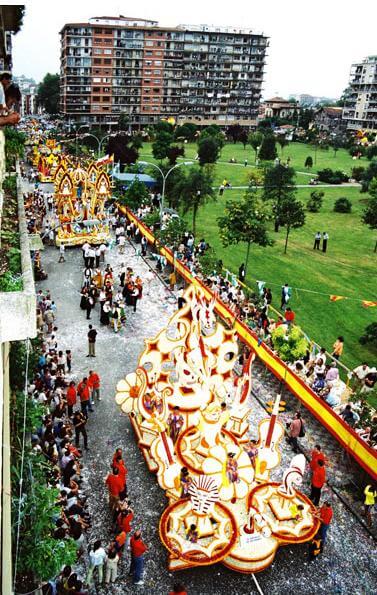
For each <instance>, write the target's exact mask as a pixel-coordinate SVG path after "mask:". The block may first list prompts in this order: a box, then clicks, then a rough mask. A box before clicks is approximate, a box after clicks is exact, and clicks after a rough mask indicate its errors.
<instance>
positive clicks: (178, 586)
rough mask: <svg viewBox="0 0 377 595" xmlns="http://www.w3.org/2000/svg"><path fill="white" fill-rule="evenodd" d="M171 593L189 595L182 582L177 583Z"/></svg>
mask: <svg viewBox="0 0 377 595" xmlns="http://www.w3.org/2000/svg"><path fill="white" fill-rule="evenodd" d="M169 595H187V591H186V589H185V587H184V585H182V583H176V584H175V585H174V587H173V590H172V591H169Z"/></svg>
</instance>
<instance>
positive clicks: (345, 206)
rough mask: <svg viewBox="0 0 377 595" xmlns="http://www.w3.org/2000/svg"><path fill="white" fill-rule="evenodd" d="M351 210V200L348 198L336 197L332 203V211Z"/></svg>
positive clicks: (344, 211)
mask: <svg viewBox="0 0 377 595" xmlns="http://www.w3.org/2000/svg"><path fill="white" fill-rule="evenodd" d="M351 210H352V202H351V201H350V200H348V198H345V197H342V198H338V200H336V201H335V204H334V211H335V212H336V213H350V212H351Z"/></svg>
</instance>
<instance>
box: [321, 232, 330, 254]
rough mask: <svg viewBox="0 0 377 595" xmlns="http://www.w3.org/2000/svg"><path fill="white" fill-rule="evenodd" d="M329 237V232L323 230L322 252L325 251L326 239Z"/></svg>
mask: <svg viewBox="0 0 377 595" xmlns="http://www.w3.org/2000/svg"><path fill="white" fill-rule="evenodd" d="M328 239H329V234H328V233H327V231H324V232H323V238H322V252H327V241H328Z"/></svg>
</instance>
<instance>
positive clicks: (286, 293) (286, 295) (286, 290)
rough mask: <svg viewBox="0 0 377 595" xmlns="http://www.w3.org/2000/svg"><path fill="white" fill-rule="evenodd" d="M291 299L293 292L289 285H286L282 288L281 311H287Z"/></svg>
mask: <svg viewBox="0 0 377 595" xmlns="http://www.w3.org/2000/svg"><path fill="white" fill-rule="evenodd" d="M290 297H291V290H290V287H289V285H288V283H285V284H284V285H283V286H282V288H281V304H280V310H285V308H286V307H287V304H288V302H289V300H290Z"/></svg>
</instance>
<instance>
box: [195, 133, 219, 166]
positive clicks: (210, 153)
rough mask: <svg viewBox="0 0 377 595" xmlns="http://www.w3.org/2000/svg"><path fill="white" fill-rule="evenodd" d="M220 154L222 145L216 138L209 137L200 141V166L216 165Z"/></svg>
mask: <svg viewBox="0 0 377 595" xmlns="http://www.w3.org/2000/svg"><path fill="white" fill-rule="evenodd" d="M219 154H220V145H219V142H218V140H217V138H216V137H213V136H208V137H205V138H201V137H200V139H199V142H198V156H199V163H200V165H205V164H207V163H216V161H217V160H218V158H219Z"/></svg>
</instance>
